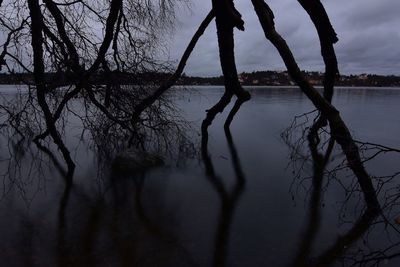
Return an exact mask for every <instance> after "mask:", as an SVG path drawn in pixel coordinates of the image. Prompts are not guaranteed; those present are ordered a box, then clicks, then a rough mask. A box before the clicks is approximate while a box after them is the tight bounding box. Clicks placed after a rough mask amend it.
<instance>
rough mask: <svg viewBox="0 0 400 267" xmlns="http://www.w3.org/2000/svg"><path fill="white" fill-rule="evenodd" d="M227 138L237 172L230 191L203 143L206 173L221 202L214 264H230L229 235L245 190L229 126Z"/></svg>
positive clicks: (204, 142) (205, 144) (226, 133)
mask: <svg viewBox="0 0 400 267" xmlns="http://www.w3.org/2000/svg"><path fill="white" fill-rule="evenodd" d="M225 135H226V140H227V142H228V146H229V152H230V154H231V158H232V164H233V168H234V172H235V178H234V186H233V188H232V190H231V192H229V191H228V190H227V188H226V186H225V185H224V182H223V180H222V179H221V178H220V177H218V175H217V174H216V172H215V168H214V164H213V161H212V159H211V156H210V155H209V153H208V146H207V142H206V141H204V139H203V143H202V156H203V162H204V165H205V170H206V175H207V178H208V180H209V181H210V183H211V184H212V186H213V187H214V189H215V191H216V192H217V193H218V196H219V199H220V202H221V211H220V214H219V216H218V224H217V231H216V236H215V252H214V259H213V266H228V265H227V263H226V258H227V254H228V247H229V236H230V234H231V233H230V232H231V231H230V230H231V225H232V220H233V219H234V212H235V209H236V206H237V204H238V201H239V200H240V196H241V195H242V194H243V192H244V190H245V181H246V180H245V176H244V173H243V170H242V167H241V164H240V158H239V155H238V153H237V150H236V147H235V144H234V142H233V138H232V134H231V132H230V130H229V129H228V128H226V129H225Z"/></svg>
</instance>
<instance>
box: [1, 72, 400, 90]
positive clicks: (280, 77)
mask: <svg viewBox="0 0 400 267" xmlns="http://www.w3.org/2000/svg"><path fill="white" fill-rule="evenodd" d="M104 74H105V73H104V72H98V73H95V74H93V75H92V76H91V77H90V82H91V83H92V84H98V85H103V84H107V83H110V82H111V83H112V84H121V85H124V84H140V85H143V84H152V83H154V82H158V83H160V82H162V81H163V80H166V79H167V78H168V77H169V76H170V75H171V74H170V73H167V72H145V73H141V74H137V73H135V74H132V73H128V72H111V73H107V75H104ZM303 74H304V75H305V76H307V77H308V78H309V81H310V83H311V84H313V85H317V86H322V85H323V79H324V74H323V73H321V72H315V71H312V72H303ZM45 80H46V82H47V83H48V84H51V85H52V86H62V85H71V84H74V83H75V82H76V80H75V78H74V76H72V75H70V74H68V73H59V72H55V73H46V74H45ZM239 81H240V83H241V84H242V85H245V86H257V85H261V86H274V85H275V86H285V85H295V83H294V81H293V80H292V79H291V78H290V75H289V74H288V72H287V71H253V72H243V73H241V74H239ZM21 83H23V84H34V83H35V82H34V78H33V75H32V74H29V73H14V74H9V73H7V74H6V73H1V74H0V84H21ZM176 84H177V85H220V86H222V85H224V77H223V76H215V77H198V76H187V75H185V74H183V75H182V77H181V78H180V79H179V80H178V81H177V83H176ZM336 84H337V85H338V86H364V87H373V86H375V87H400V76H395V75H388V76H386V75H376V74H359V75H353V74H352V75H341V76H340V78H339V79H338V81H337V82H336Z"/></svg>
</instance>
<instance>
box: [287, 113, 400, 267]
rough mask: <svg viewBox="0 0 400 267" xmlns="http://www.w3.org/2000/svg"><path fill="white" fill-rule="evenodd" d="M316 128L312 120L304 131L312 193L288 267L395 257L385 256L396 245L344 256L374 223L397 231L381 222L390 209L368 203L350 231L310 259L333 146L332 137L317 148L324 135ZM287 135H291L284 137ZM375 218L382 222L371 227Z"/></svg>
mask: <svg viewBox="0 0 400 267" xmlns="http://www.w3.org/2000/svg"><path fill="white" fill-rule="evenodd" d="M318 127H319V122H318V120H314V124H313V125H312V126H311V127H309V128H307V127H306V128H305V129H308V135H307V139H308V145H309V150H310V152H311V160H312V163H313V177H312V191H311V192H312V193H311V198H310V203H309V216H308V220H307V224H306V229H305V232H304V234H303V236H302V238H301V241H300V244H299V248H300V249H299V251H298V253H297V255H296V256H295V260H294V262H293V264H291V266H329V265H332V264H333V263H334V262H335V261H337V260H338V259H341V258H342V259H344V260H345V261H346V263H348V262H353V263H359V264H360V266H364V264H367V263H368V262H375V263H379V262H380V261H382V260H384V259H388V258H391V257H396V256H398V253H395V252H393V253H391V254H389V253H387V251H389V250H391V249H393V248H394V247H396V246H398V245H399V244H400V243H398V244H393V245H390V246H389V247H388V248H386V249H382V250H380V251H378V252H372V253H369V254H367V255H361V257H362V258H361V259H360V257H358V256H357V255H356V256H354V257H352V256H346V254H345V253H346V251H347V249H348V248H349V247H351V245H352V244H354V243H355V242H356V241H357V240H359V239H360V238H361V237H363V236H364V235H365V234H366V233H367V232H368V230H369V229H370V228H371V227H372V226H374V225H376V224H378V223H381V224H385V225H386V228H387V226H388V225H390V226H391V227H392V228H393V231H395V232H396V231H397V229H396V228H395V227H394V226H393V225H392V224H391V223H390V222H389V221H388V220H387V219H386V218H385V215H384V214H383V212H384V211H386V210H387V208H389V209H391V208H390V207H387V206H385V205H383V206H382V208H381V210H376V209H374V208H373V207H374V205H373V204H368V203H366V206H367V209H366V210H365V211H364V213H363V214H362V215H361V216H360V217H359V219H358V220H357V221H356V222H355V223H354V225H353V226H352V228H351V229H350V230H348V231H347V232H346V233H345V234H344V235H342V236H341V237H339V238H338V239H337V240H336V241H335V242H334V244H333V245H331V246H330V248H328V249H327V250H325V252H323V253H321V254H320V255H319V256H317V257H312V256H311V255H310V253H311V251H312V247H313V243H314V242H315V240H316V237H317V232H318V231H319V229H320V223H321V211H320V200H321V196H322V192H323V188H322V181H323V177H324V175H325V174H328V175H332V171H329V172H327V171H325V168H326V166H327V164H328V162H329V161H330V155H331V153H332V151H333V146H334V143H335V142H334V139H333V138H332V136H330V139H329V142H325V144H324V145H322V146H319V143H320V140H321V138H320V137H319V135H320V134H321V133H322V134H327V132H326V131H322V132H321V133H319V132H318ZM304 132H305V130H304V128H303V135H302V136H301V138H303V137H304ZM287 135H291V134H289V133H287ZM297 142H298V141H297ZM290 147H292V146H290ZM324 147H326V150H325V155H323V154H321V153H320V152H319V151H318V150H319V149H320V148H324ZM334 171H338V169H335V170H334ZM351 190H352V191H354V190H356V189H355V188H352V189H350V191H351ZM363 193H364V194H370V192H363ZM375 197H376V194H375ZM366 199H368V198H366ZM376 201H377V200H376ZM371 207H372V208H371ZM378 216H382V218H383V220H382V221H380V222H375V223H374V221H375V220H376V218H378ZM357 253H360V254H362V251H361V252H360V251H358V252H357ZM383 254H384V255H385V257H384V256H382V255H383ZM388 254H389V255H388ZM386 256H387V257H386Z"/></svg>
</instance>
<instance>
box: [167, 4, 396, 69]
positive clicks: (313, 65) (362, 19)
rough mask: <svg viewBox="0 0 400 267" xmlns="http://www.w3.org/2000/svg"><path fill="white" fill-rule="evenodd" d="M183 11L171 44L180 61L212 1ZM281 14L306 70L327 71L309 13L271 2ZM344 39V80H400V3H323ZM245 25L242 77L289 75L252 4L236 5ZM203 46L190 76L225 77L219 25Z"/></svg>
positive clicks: (340, 46) (239, 43)
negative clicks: (371, 77)
mask: <svg viewBox="0 0 400 267" xmlns="http://www.w3.org/2000/svg"><path fill="white" fill-rule="evenodd" d="M192 2H193V3H192V4H191V8H190V9H187V8H180V9H179V11H178V17H179V21H178V23H177V27H176V32H175V35H174V36H173V38H172V39H171V40H170V41H169V45H170V57H171V59H174V60H178V59H179V58H180V56H181V54H182V53H183V51H184V49H185V47H186V45H187V43H188V42H189V40H190V39H191V37H192V35H193V33H194V32H195V31H196V29H197V27H198V25H199V24H200V22H201V21H202V20H203V19H204V17H205V16H206V14H207V13H208V11H209V10H210V9H211V0H194V1H193V0H192ZM267 2H268V3H269V5H270V7H271V8H272V9H273V11H274V13H275V22H276V28H277V30H278V31H279V32H280V34H281V35H282V36H283V37H284V38H285V39H286V41H287V42H288V44H289V46H290V47H291V49H292V51H293V53H294V55H295V57H296V59H297V61H298V63H299V65H300V67H301V68H302V69H304V70H318V71H323V70H324V66H323V62H322V59H321V55H320V47H319V41H318V36H317V33H316V31H315V28H314V26H313V24H312V23H311V21H310V19H309V17H308V15H307V14H306V12H305V11H304V10H303V9H302V8H301V6H300V5H299V3H298V2H297V1H295V0H269V1H267ZM322 2H323V4H324V5H325V8H326V10H327V12H328V14H329V16H330V18H331V22H332V24H333V26H334V28H335V30H336V32H337V34H338V37H339V42H338V43H337V44H336V45H335V48H336V53H337V56H338V60H339V68H340V71H341V73H343V74H351V73H354V74H359V73H376V74H395V75H400V0H323V1H322ZM235 3H236V7H237V9H238V10H239V11H240V12H241V14H242V15H243V19H244V21H245V28H246V30H245V31H244V32H241V31H238V30H236V31H235V38H236V47H235V50H236V60H237V67H238V70H239V72H242V71H247V72H249V71H253V70H284V69H285V67H284V65H283V62H282V60H281V59H280V58H279V56H278V54H277V52H276V49H275V48H274V47H272V46H271V45H270V44H269V43H268V41H267V40H266V39H265V37H264V34H263V32H262V30H261V27H260V26H259V24H258V20H257V17H256V16H255V13H254V10H253V8H252V5H251V2H250V0H235ZM210 26H211V27H209V28H208V30H207V31H206V33H205V34H204V35H203V36H202V38H201V39H200V41H199V42H198V44H197V46H196V49H195V51H194V53H193V54H192V56H191V58H190V60H189V61H188V64H187V67H186V70H185V72H186V74H188V75H196V76H214V75H220V74H221V70H220V65H219V61H218V50H217V40H216V29H215V22H213V23H212V25H210Z"/></svg>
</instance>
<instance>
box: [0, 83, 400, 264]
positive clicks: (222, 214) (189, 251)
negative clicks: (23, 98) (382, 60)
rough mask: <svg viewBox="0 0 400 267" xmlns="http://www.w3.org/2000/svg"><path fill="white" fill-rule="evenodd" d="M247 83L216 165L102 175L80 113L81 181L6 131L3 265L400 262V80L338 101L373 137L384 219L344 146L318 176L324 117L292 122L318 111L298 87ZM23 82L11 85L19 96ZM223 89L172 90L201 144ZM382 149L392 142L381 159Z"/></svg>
mask: <svg viewBox="0 0 400 267" xmlns="http://www.w3.org/2000/svg"><path fill="white" fill-rule="evenodd" d="M247 89H248V90H249V91H250V92H251V94H252V99H251V100H250V101H249V102H246V103H245V104H244V105H243V106H242V108H241V110H240V111H239V113H238V114H237V116H236V117H235V119H234V121H233V123H232V126H231V136H229V135H226V134H225V132H224V129H223V122H224V119H225V118H226V116H227V112H228V110H229V109H227V110H226V111H225V112H224V113H223V114H219V115H218V117H217V119H216V120H215V121H214V122H213V124H212V126H211V127H210V130H209V134H210V135H209V144H208V154H209V159H208V161H207V162H205V161H203V160H202V159H201V156H200V153H197V152H196V151H194V152H193V153H190V155H189V154H188V155H187V156H186V157H185V158H184V159H183V160H182V159H180V160H179V161H177V160H176V159H175V158H174V157H171V158H170V159H168V160H167V164H166V166H163V167H158V168H155V169H152V170H149V171H146V172H141V173H139V174H130V173H124V174H118V175H115V174H113V173H111V174H104V173H99V172H102V169H101V168H99V166H98V158H97V157H96V152H94V151H95V150H93V149H92V148H91V146H90V140H86V139H84V138H82V136H81V135H80V132H81V128H80V127H81V126H80V125H79V123H77V122H76V120H75V119H73V118H71V119H70V120H69V121H68V126H67V130H66V136H67V145H68V147H69V148H70V150H71V154H72V155H73V158H74V159H75V162H76V163H77V171H76V175H75V177H74V179H75V184H74V186H73V187H72V188H71V189H70V190H65V186H64V182H63V180H62V178H61V177H60V176H59V174H58V173H57V171H56V168H55V167H54V166H53V165H52V164H51V163H50V161H49V159H48V157H47V156H45V155H42V154H40V152H38V151H37V149H35V146H34V145H33V144H27V148H26V149H25V150H23V151H20V149H18V148H16V146H15V144H16V143H18V140H17V141H16V140H14V139H10V136H9V135H7V134H4V132H5V130H4V129H3V137H2V138H0V146H1V152H0V175H1V179H2V183H1V185H0V190H1V192H0V194H1V195H0V240H1V243H0V260H1V262H2V264H1V265H3V264H4V265H3V266H171V267H180V266H378V265H379V266H400V257H399V256H400V225H399V224H398V223H397V222H396V220H397V219H398V218H400V217H399V216H400V206H399V204H400V181H399V176H398V172H399V171H400V164H399V163H400V153H398V152H393V151H389V150H387V149H386V148H387V147H392V148H397V149H398V148H400V89H396V88H338V89H337V90H336V92H335V96H334V99H333V103H334V105H335V106H336V107H337V108H338V109H339V110H340V112H341V114H342V117H343V119H344V121H345V122H346V123H347V125H348V127H349V128H350V130H351V133H352V134H353V137H354V139H356V140H357V141H360V142H368V144H364V145H363V146H362V148H363V150H362V155H363V159H368V158H371V159H370V160H366V162H365V166H366V169H367V170H368V172H369V173H370V175H371V176H372V178H373V182H374V185H375V188H376V194H377V196H378V200H379V201H380V203H381V207H382V214H380V215H379V216H369V214H367V213H366V205H365V203H364V199H363V192H361V191H360V190H359V187H358V184H357V180H356V179H355V178H354V175H352V173H351V171H349V170H348V169H347V168H346V166H345V165H346V164H345V163H343V159H344V157H343V155H342V152H341V151H340V148H339V146H338V145H335V148H334V151H333V153H332V157H331V159H330V160H329V162H328V165H327V168H326V173H325V174H326V175H325V176H324V179H323V180H322V184H320V185H318V186H316V185H315V183H313V179H312V177H313V161H312V158H311V157H310V152H309V147H308V143H307V139H306V138H304V136H303V135H302V129H305V128H306V127H309V126H311V124H312V121H313V120H314V118H315V117H316V115H317V114H316V113H311V114H308V115H307V116H300V117H297V119H296V124H295V125H293V124H292V123H293V120H294V118H295V116H299V115H301V114H305V113H307V112H310V111H312V110H313V109H314V108H313V106H312V105H311V103H310V101H309V100H308V99H307V97H306V96H305V95H303V94H302V93H301V92H300V90H299V89H297V88H287V87H273V88H272V87H271V88H269V87H254V88H253V87H251V88H247ZM22 90H23V89H22ZM17 91H18V90H16V89H15V88H14V87H11V86H2V87H0V94H1V95H2V96H3V97H4V99H7V100H12V99H13V98H15V97H16V93H17ZM222 93H223V88H222V87H201V86H199V87H192V88H187V89H182V88H177V89H175V90H174V92H173V93H172V94H171V97H172V98H173V101H174V103H175V104H176V105H177V107H178V108H179V109H180V110H181V113H180V114H181V115H182V116H183V117H184V118H185V119H186V120H187V121H188V122H189V123H190V126H191V127H190V129H189V130H188V131H189V132H188V136H190V138H191V141H192V143H193V147H194V148H199V143H200V136H199V129H200V128H199V127H200V125H201V121H202V120H203V119H204V117H205V110H207V109H208V108H210V107H211V106H212V105H213V104H214V103H216V102H217V101H218V100H219V97H220V96H221V95H222ZM3 101H4V100H3ZM230 107H231V106H230ZM2 115H4V114H2ZM0 120H2V121H3V120H4V116H2V117H0ZM307 121H308V123H307ZM0 122H1V121H0ZM303 122H304V123H305V124H303ZM291 125H292V126H298V127H292V128H290V129H289V128H288V127H290V126H291ZM3 128H4V127H3ZM230 137H231V138H230ZM12 138H16V137H15V136H13V137H12ZM10 140H11V141H10ZM321 140H322V141H326V140H327V137H326V134H325V135H324V136H323V135H322V137H321ZM377 145H381V147H379V146H378V148H380V149H381V150H382V149H383V150H384V151H381V153H378V154H377V155H376V156H374V155H375V154H376V152H377V151H378V150H377ZM210 170H213V171H212V172H210ZM39 174H40V175H39ZM399 223H400V219H399Z"/></svg>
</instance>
